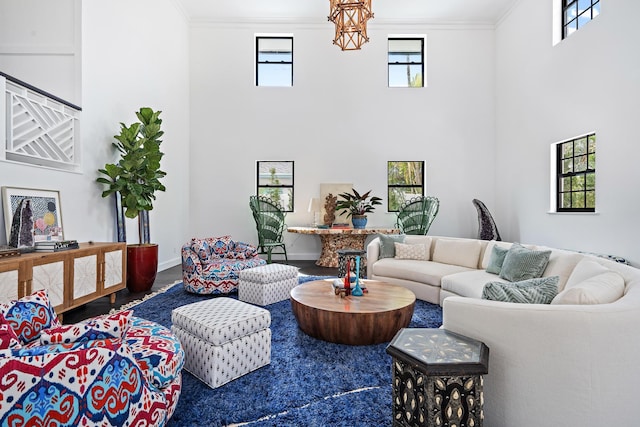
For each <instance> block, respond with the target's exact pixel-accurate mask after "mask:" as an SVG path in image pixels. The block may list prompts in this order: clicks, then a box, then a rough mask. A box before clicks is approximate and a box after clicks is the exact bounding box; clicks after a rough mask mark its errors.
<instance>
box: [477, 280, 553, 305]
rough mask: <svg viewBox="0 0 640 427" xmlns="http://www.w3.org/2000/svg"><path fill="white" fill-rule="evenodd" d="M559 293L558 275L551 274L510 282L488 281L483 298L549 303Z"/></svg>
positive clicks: (525, 302) (483, 291) (526, 302)
mask: <svg viewBox="0 0 640 427" xmlns="http://www.w3.org/2000/svg"><path fill="white" fill-rule="evenodd" d="M557 293H558V276H551V277H541V278H534V279H528V280H522V281H518V282H510V283H509V282H488V283H486V284H485V285H484V288H483V289H482V298H483V299H488V300H492V301H502V302H516V303H523V304H549V303H551V301H552V300H553V298H554V297H555V296H556V294H557Z"/></svg>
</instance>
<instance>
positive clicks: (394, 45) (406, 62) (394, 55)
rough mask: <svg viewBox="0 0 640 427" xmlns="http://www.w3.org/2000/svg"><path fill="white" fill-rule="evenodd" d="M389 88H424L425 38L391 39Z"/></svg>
mask: <svg viewBox="0 0 640 427" xmlns="http://www.w3.org/2000/svg"><path fill="white" fill-rule="evenodd" d="M389 87H424V38H422V37H421V38H389Z"/></svg>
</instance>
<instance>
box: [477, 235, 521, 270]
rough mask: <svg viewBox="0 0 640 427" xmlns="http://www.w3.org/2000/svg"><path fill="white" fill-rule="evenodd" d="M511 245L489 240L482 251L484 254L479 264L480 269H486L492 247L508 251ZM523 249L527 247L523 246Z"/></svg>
mask: <svg viewBox="0 0 640 427" xmlns="http://www.w3.org/2000/svg"><path fill="white" fill-rule="evenodd" d="M511 245H512V244H511V243H509V242H496V241H495V240H491V241H489V242H488V243H487V247H486V248H485V250H484V253H483V254H482V263H481V264H480V268H482V269H483V270H486V269H487V266H488V265H489V259H490V258H491V251H492V250H493V247H494V246H499V247H501V248H503V249H507V250H508V249H509V248H510V247H511ZM524 246H525V247H527V245H524Z"/></svg>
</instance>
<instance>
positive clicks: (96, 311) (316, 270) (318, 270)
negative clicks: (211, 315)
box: [63, 260, 338, 324]
mask: <svg viewBox="0 0 640 427" xmlns="http://www.w3.org/2000/svg"><path fill="white" fill-rule="evenodd" d="M276 262H278V261H276ZM289 265H293V266H296V267H298V269H299V271H300V273H303V274H308V275H317V276H335V275H337V274H338V269H337V268H328V267H318V266H317V265H316V264H315V261H313V260H312V261H291V260H290V261H289ZM179 280H182V266H181V265H176V266H175V267H171V268H169V269H167V270H164V271H160V272H158V275H157V276H156V281H155V282H154V283H153V287H152V288H151V290H150V291H149V292H140V293H132V292H129V290H128V289H123V290H121V291H118V292H117V293H116V302H115V304H113V305H112V304H110V303H109V297H104V298H100V299H98V300H96V301H93V302H90V303H88V304H85V305H83V306H82V307H78V308H76V309H73V310H70V311H67V312H66V313H64V316H63V323H65V324H71V323H77V322H80V321H82V320H85V319H87V318H89V317H93V316H98V315H101V314H106V313H108V312H109V311H110V310H111V309H112V308H118V307H120V306H122V305H124V304H127V303H129V302H131V301H135V300H139V299H142V298H144V296H145V295H147V294H148V293H153V292H156V291H159V290H160V289H162V288H164V287H165V286H167V285H170V284H172V283H175V282H176V281H179Z"/></svg>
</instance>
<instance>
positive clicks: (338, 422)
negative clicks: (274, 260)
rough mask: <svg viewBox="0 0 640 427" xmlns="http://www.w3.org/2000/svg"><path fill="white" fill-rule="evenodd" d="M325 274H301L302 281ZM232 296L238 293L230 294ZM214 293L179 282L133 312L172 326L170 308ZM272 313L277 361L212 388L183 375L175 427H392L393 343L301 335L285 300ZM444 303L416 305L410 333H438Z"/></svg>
mask: <svg viewBox="0 0 640 427" xmlns="http://www.w3.org/2000/svg"><path fill="white" fill-rule="evenodd" d="M317 279H319V277H314V276H301V277H300V282H301V283H303V282H306V281H310V280H317ZM232 296H233V295H232ZM208 298H215V297H212V296H201V295H195V294H190V293H188V292H186V291H184V288H183V287H182V286H181V285H180V284H178V285H175V286H173V287H172V288H170V289H169V290H168V291H166V292H164V293H161V294H158V295H156V296H154V297H153V298H150V299H148V300H146V301H144V302H142V303H141V304H139V305H137V306H135V307H133V308H132V310H133V311H134V313H135V315H136V316H138V317H143V318H145V319H149V320H153V321H155V322H158V323H160V324H162V325H164V326H166V327H170V326H171V310H172V309H174V308H176V307H179V306H182V305H185V304H190V303H193V302H198V301H203V300H205V299H208ZM265 308H266V309H268V310H269V311H270V312H271V333H272V335H271V336H272V338H271V364H270V365H267V366H265V367H262V368H260V369H258V370H256V371H254V372H252V373H250V374H247V375H245V376H243V377H240V378H238V379H236V380H234V381H231V382H230V383H227V384H225V385H223V386H222V387H218V388H217V389H211V388H209V387H208V386H207V385H205V384H204V383H202V382H201V381H200V380H198V379H197V378H195V377H194V376H192V375H191V374H190V373H188V372H187V371H183V372H184V374H183V385H182V394H181V396H180V401H179V403H178V407H177V408H176V412H175V414H174V415H173V417H172V419H171V420H170V422H169V424H168V425H169V426H228V425H247V426H252V427H263V426H309V427H311V426H327V425H331V426H388V425H390V424H391V356H389V355H388V354H387V353H386V352H385V348H386V346H387V344H377V345H370V346H348V345H343V344H333V343H328V342H324V341H320V340H317V339H315V338H311V337H309V336H308V335H306V334H305V333H304V332H302V331H301V330H300V329H299V328H298V325H297V323H296V320H295V317H294V316H293V313H292V311H291V303H290V302H289V301H288V300H287V301H281V302H278V303H275V304H271V305H268V306H266V307H265ZM441 323H442V310H441V308H440V307H439V306H437V305H434V304H429V303H427V302H424V301H416V306H415V311H414V314H413V318H412V320H411V324H410V325H409V327H412V328H437V327H439V326H440V325H441Z"/></svg>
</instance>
